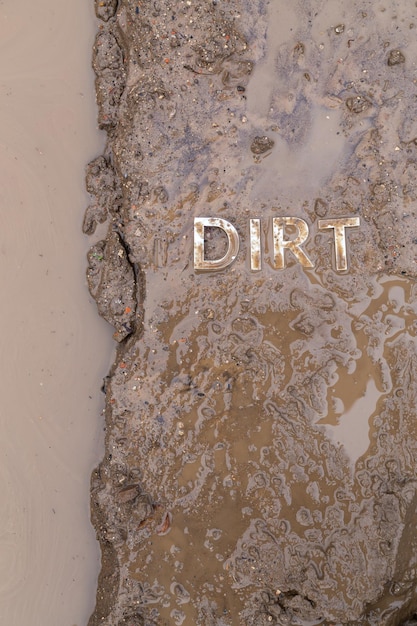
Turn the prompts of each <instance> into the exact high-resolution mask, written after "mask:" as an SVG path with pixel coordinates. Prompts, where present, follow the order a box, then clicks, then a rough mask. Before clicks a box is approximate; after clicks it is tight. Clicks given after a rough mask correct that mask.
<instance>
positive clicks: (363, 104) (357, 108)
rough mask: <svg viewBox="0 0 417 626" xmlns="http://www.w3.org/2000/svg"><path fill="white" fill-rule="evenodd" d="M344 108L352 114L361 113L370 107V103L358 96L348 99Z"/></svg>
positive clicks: (363, 97)
mask: <svg viewBox="0 0 417 626" xmlns="http://www.w3.org/2000/svg"><path fill="white" fill-rule="evenodd" d="M346 106H347V108H348V109H349V111H351V112H352V113H363V112H364V111H366V110H367V109H369V107H370V106H372V102H371V101H370V100H368V98H365V96H361V95H358V96H353V97H351V98H348V99H347V100H346Z"/></svg>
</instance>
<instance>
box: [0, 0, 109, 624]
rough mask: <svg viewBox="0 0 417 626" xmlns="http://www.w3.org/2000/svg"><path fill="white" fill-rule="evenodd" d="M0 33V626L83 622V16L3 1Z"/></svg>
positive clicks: (103, 338) (87, 338)
mask: <svg viewBox="0 0 417 626" xmlns="http://www.w3.org/2000/svg"><path fill="white" fill-rule="evenodd" d="M0 31H1V58H0V66H1V72H0V74H1V80H0V110H1V119H0V164H1V174H0V178H1V189H0V207H1V217H0V220H1V237H0V249H1V251H0V258H1V265H0V277H1V289H2V317H1V319H2V328H3V333H2V339H1V348H2V361H1V375H0V376H1V381H2V384H1V386H2V408H1V413H0V426H1V441H0V456H1V462H0V490H1V494H2V497H1V504H0V554H1V558H0V615H1V618H0V621H1V622H2V624H9V625H10V626H20V625H21V624H32V625H33V626H56V625H57V624H60V625H62V626H73V625H74V624H77V626H82V625H83V624H85V623H86V622H87V620H88V617H89V614H90V613H91V611H92V608H93V597H94V587H95V581H96V577H97V571H98V567H99V553H98V549H97V546H96V543H95V536H94V532H93V530H92V529H91V526H90V523H89V497H88V490H89V474H90V470H91V467H92V466H93V465H94V463H95V462H96V461H97V458H98V455H99V449H100V443H101V426H100V424H99V418H100V414H101V411H102V408H103V406H102V405H103V401H102V397H100V396H101V394H100V391H99V387H100V380H101V378H102V376H103V375H104V373H105V371H106V365H107V363H108V359H109V353H110V351H111V339H110V334H111V333H110V332H109V331H108V329H107V328H106V327H105V324H104V322H102V321H97V318H96V314H95V305H94V304H93V303H92V302H91V301H89V298H88V292H87V290H86V286H85V278H84V273H85V269H84V266H85V252H86V243H85V241H83V239H82V234H80V229H81V222H82V214H83V210H84V208H85V205H86V202H87V194H86V193H85V190H84V166H85V163H86V162H87V161H88V160H89V159H90V158H92V156H94V155H95V153H96V152H97V151H98V150H100V149H101V148H102V139H101V138H100V137H99V134H98V132H97V130H96V122H95V118H96V110H95V102H94V94H93V76H92V72H91V70H90V57H91V45H92V41H93V35H94V12H93V8H92V7H90V8H89V7H87V6H86V5H85V3H83V2H78V1H76V2H73V3H71V5H68V4H65V3H58V4H57V3H54V2H50V1H49V0H41V1H40V2H37V3H35V4H34V3H31V2H27V1H26V0H24V1H23V2H21V3H17V4H16V3H14V2H12V1H9V0H5V1H3V2H1V6H0ZM75 41H76V42H77V43H76V45H75V44H74V42H75Z"/></svg>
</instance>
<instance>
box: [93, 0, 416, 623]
mask: <svg viewBox="0 0 417 626" xmlns="http://www.w3.org/2000/svg"><path fill="white" fill-rule="evenodd" d="M282 7H283V13H285V10H284V9H285V4H284V3H283V4H282ZM327 7H328V3H325V2H321V1H318V2H311V3H310V2H308V1H306V2H302V3H301V2H300V3H298V2H295V3H294V7H293V10H294V12H295V14H296V17H297V27H296V28H293V29H292V30H291V31H290V29H289V30H288V35H287V36H286V37H284V38H283V39H282V44H281V45H280V46H279V47H278V48H276V54H275V57H274V62H273V63H272V64H271V66H270V67H269V69H268V71H269V75H268V79H267V81H266V83H265V84H266V87H265V89H268V90H269V92H268V93H270V95H269V96H268V97H269V101H268V107H267V111H266V112H262V111H261V112H259V114H256V111H255V112H254V109H253V107H252V109H251V110H249V109H248V107H249V105H248V102H249V100H250V93H251V81H253V80H254V77H255V76H256V72H257V71H258V70H257V68H258V67H261V66H262V63H263V62H264V59H265V56H266V55H267V36H266V34H267V31H268V24H269V23H270V20H269V13H268V12H269V11H270V6H269V5H268V4H267V3H266V2H264V1H263V0H254V1H252V2H245V1H243V0H242V1H240V2H239V1H237V0H230V1H229V2H221V1H220V0H219V1H211V0H210V1H209V0H206V1H204V2H200V1H198V0H187V1H182V0H178V1H176V2H172V3H171V2H169V1H168V0H161V2H135V1H133V0H120V2H119V4H118V5H117V4H116V2H115V1H110V2H108V1H106V0H104V1H103V2H98V1H97V2H96V14H97V16H98V18H100V22H99V30H98V34H97V38H96V41H95V45H94V55H93V67H94V70H95V73H96V87H97V101H98V107H99V114H98V119H99V124H100V127H101V128H103V129H105V130H106V131H107V137H108V141H107V146H106V150H105V152H104V154H103V155H102V156H100V157H98V159H96V160H95V161H93V162H92V163H91V164H90V166H89V167H88V171H87V188H88V191H89V192H90V194H91V203H90V206H89V207H88V209H87V212H86V217H85V222H84V231H85V232H86V233H87V234H89V235H90V236H91V237H92V239H93V242H92V248H91V251H90V253H89V268H88V273H87V276H88V282H89V287H90V291H91V293H92V295H93V297H94V298H95V299H96V301H97V304H98V309H99V312H100V314H101V315H102V316H103V317H104V318H105V319H106V320H107V321H109V322H110V323H111V324H113V326H114V328H115V339H116V340H117V342H118V344H117V353H116V358H115V362H114V365H113V367H112V369H111V371H110V373H109V376H108V377H107V378H106V381H105V392H106V416H105V419H106V424H105V427H106V442H105V446H106V449H105V456H104V458H103V461H102V463H101V464H100V466H99V467H98V468H97V469H96V470H95V472H94V473H93V476H92V483H91V508H92V520H93V523H94V526H95V528H96V531H97V536H98V539H99V541H100V546H101V550H102V570H101V573H100V577H99V581H98V590H97V604H96V609H95V611H94V614H93V615H92V616H91V619H90V622H89V626H98V625H99V624H100V625H103V626H115V625H117V626H122V625H126V626H127V625H130V626H132V625H135V626H144V625H147V626H151V625H153V626H156V625H168V624H169V625H172V624H174V625H181V624H184V625H185V626H192V625H195V624H201V625H207V626H232V625H233V626H234V625H242V626H263V625H269V624H278V625H284V624H293V625H314V624H327V625H328V626H330V624H334V625H335V624H338V625H340V624H350V625H358V626H359V625H361V626H363V625H365V626H366V625H368V626H377V625H378V626H394V625H396V624H409V625H411V624H415V623H416V621H415V620H414V618H413V614H414V611H415V610H416V609H417V595H416V587H417V533H416V523H415V522H416V513H417V511H416V508H417V491H416V487H417V483H416V462H417V431H416V403H417V342H416V333H417V286H416V283H415V279H416V276H417V263H416V260H417V235H416V233H417V220H416V214H415V211H416V200H417V187H416V183H415V181H416V173H417V122H416V119H417V115H416V113H417V111H416V107H417V104H416V102H417V100H416V80H415V61H414V60H413V59H415V58H416V54H415V53H416V50H415V47H414V48H413V45H414V44H413V41H414V38H415V35H414V30H413V29H414V22H416V23H417V13H416V14H415V15H414V14H413V9H412V8H407V9H403V13H402V12H401V11H402V9H401V6H400V4H399V3H396V2H394V3H386V7H385V8H384V7H383V6H382V5H381V6H379V5H378V8H377V7H376V5H375V3H372V2H366V1H365V2H361V3H359V2H356V1H353V2H352V3H349V7H348V8H346V7H344V8H343V7H342V3H341V6H340V15H338V16H336V19H335V21H334V24H333V25H332V27H330V26H329V27H328V28H327V27H320V24H319V23H318V20H320V19H321V16H325V15H326V10H327ZM383 10H384V11H385V13H384V12H383ZM414 10H415V11H417V10H416V9H414ZM407 11H408V12H407ZM377 12H379V13H378V15H377ZM381 15H382V17H381ZM323 19H324V17H323ZM338 24H339V25H340V24H343V29H342V28H340V27H338V26H337V25H338ZM335 29H336V30H335ZM337 29H338V30H337ZM271 85H272V86H271ZM260 96H262V94H261V93H260ZM252 100H253V97H252ZM314 111H316V112H317V111H319V112H320V111H321V112H323V113H324V114H326V112H329V117H330V115H331V114H334V112H336V114H337V115H338V125H337V131H335V132H337V135H338V137H341V138H342V140H343V142H344V148H343V155H342V157H341V158H340V159H339V160H338V161H337V162H335V163H334V165H332V166H331V168H330V170H329V168H328V167H327V170H326V171H327V172H328V175H327V176H326V179H324V180H322V181H321V182H320V190H317V192H316V193H314V194H312V193H310V192H309V191H307V188H306V193H305V198H304V202H303V203H292V202H291V189H289V188H288V189H284V188H282V189H280V188H277V187H274V186H273V185H271V184H269V186H268V184H266V183H265V184H264V183H263V182H262V181H265V180H266V177H267V176H268V169H267V167H268V163H271V162H273V160H274V159H275V160H276V159H279V158H280V154H279V151H280V149H282V146H283V145H285V146H286V149H287V150H288V151H289V152H288V153H289V154H291V153H292V152H294V151H300V152H299V153H300V154H302V150H303V146H304V144H305V143H306V142H308V138H309V136H310V133H311V129H312V127H313V125H314V115H313V113H314ZM256 138H258V139H259V138H261V139H264V138H267V139H268V142H267V145H266V143H265V142H264V143H262V149H258V148H257V149H256V150H254V149H253V146H254V142H255V145H257V144H256ZM258 143H259V142H258ZM264 144H265V149H264ZM303 184H304V182H303V180H302V179H301V180H299V187H300V188H301V189H302V188H303ZM268 190H269V191H268ZM288 212H289V214H290V215H297V216H298V217H303V218H304V219H306V220H307V221H308V222H309V224H310V225H311V232H312V233H313V235H312V237H311V238H310V240H309V242H308V243H307V244H306V249H307V250H308V252H309V254H310V256H311V257H312V258H313V259H314V262H315V269H314V270H304V269H303V268H301V266H299V265H298V264H296V263H294V260H291V258H289V259H288V267H287V268H286V269H285V270H281V271H277V270H274V269H273V267H272V266H271V263H269V262H268V261H267V260H266V261H264V264H263V269H262V272H258V273H251V272H250V271H249V266H248V264H247V259H246V252H247V249H248V241H247V237H248V224H247V221H248V217H261V218H262V219H263V222H262V224H263V226H262V228H263V231H262V233H263V234H262V236H263V237H265V241H266V239H267V238H268V237H269V236H270V233H269V231H268V228H269V227H268V220H267V218H269V217H271V216H272V215H282V214H284V215H285V214H288ZM205 215H212V216H218V217H224V218H225V219H228V220H230V221H231V222H233V224H234V225H235V227H236V228H237V230H238V232H239V233H240V235H241V244H242V245H241V252H240V254H239V257H238V259H237V260H236V262H235V263H234V265H233V266H232V267H231V268H229V269H228V270H226V271H224V272H222V273H217V274H216V273H202V274H196V273H195V272H194V270H193V264H192V243H193V241H192V223H193V217H194V216H205ZM325 215H327V216H328V217H343V216H346V215H349V216H351V215H359V216H360V217H361V220H362V225H361V228H360V229H358V230H355V231H354V230H352V232H350V233H349V235H348V237H349V264H350V265H349V271H348V272H346V273H342V274H341V273H337V272H335V270H334V260H333V258H332V237H331V234H330V233H328V232H326V233H323V232H321V233H319V234H317V230H316V231H314V228H315V225H316V223H317V219H318V217H323V216H325ZM264 218H265V219H264ZM103 229H104V231H103ZM103 232H106V234H105V235H103ZM314 232H315V233H316V234H315V235H314ZM100 233H101V234H100ZM100 237H101V239H100ZM209 243H210V242H209ZM208 245H209V244H208ZM213 246H214V244H213ZM213 249H215V246H214V248H213ZM371 382H372V384H373V387H372V389H373V392H372V393H370V392H369V389H370V388H371ZM368 396H369V402H368V405H369V406H368V407H367V408H364V404H363V402H361V398H362V400H363V398H365V399H366V398H368ZM355 407H356V408H355ZM352 411H353V414H354V415H355V417H354V420H353V423H352V425H351V424H348V426H347V434H346V429H345V430H344V431H342V430H341V429H340V428H341V424H342V421H343V415H345V414H348V413H349V415H351V414H352ZM352 419H353V418H352ZM353 424H354V425H353ZM355 429H357V433H355V432H353V444H350V446H349V445H348V443H347V442H348V439H349V434H352V433H350V432H349V431H352V430H353V431H355ZM355 437H356V442H357V443H358V446H357V447H358V448H359V451H358V452H357V454H355V450H356V448H355V445H356V444H355Z"/></svg>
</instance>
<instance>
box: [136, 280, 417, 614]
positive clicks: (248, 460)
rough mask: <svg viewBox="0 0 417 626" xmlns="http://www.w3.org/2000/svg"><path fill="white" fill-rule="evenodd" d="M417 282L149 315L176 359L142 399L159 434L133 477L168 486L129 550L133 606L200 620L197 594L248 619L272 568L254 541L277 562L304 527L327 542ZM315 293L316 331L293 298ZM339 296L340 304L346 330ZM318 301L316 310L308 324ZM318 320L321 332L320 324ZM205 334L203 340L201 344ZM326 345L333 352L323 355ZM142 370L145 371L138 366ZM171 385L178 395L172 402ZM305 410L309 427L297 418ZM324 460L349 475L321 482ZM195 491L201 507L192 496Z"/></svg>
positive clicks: (372, 426) (411, 321) (382, 394)
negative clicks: (315, 372) (277, 306)
mask: <svg viewBox="0 0 417 626" xmlns="http://www.w3.org/2000/svg"><path fill="white" fill-rule="evenodd" d="M316 278H319V277H316ZM153 282H154V281H153ZM229 286H230V285H229ZM312 287H313V285H312V286H311V287H310V290H311V289H312ZM313 289H314V287H313ZM413 291H414V288H413V283H412V282H411V281H408V280H406V279H396V278H392V277H391V278H390V277H386V276H381V277H380V278H375V279H373V280H372V281H371V284H369V285H368V289H367V293H368V295H367V297H365V296H364V294H361V295H360V297H359V298H356V297H355V295H354V294H352V297H351V298H350V299H349V301H348V302H344V301H343V300H342V299H336V298H334V301H333V304H331V305H330V306H329V300H326V294H325V292H322V293H321V294H320V292H319V291H318V290H317V287H316V288H315V290H314V291H313V292H312V293H315V295H314V296H313V295H312V293H311V292H310V295H309V289H306V290H305V291H304V292H303V293H301V292H298V291H297V290H294V291H293V293H292V296H291V297H290V299H291V300H292V302H293V308H292V310H291V311H287V312H286V313H283V312H282V311H281V312H278V311H275V312H271V311H270V310H269V311H268V312H265V313H262V310H263V306H262V303H259V309H261V310H260V311H259V310H256V305H255V304H254V303H252V306H248V303H247V302H244V305H243V308H242V299H239V298H238V297H236V293H233V294H232V292H230V299H231V301H232V300H233V301H234V303H235V305H234V307H233V306H232V307H231V310H230V311H229V315H228V317H227V318H223V319H221V318H220V316H219V314H218V313H216V312H215V311H216V309H215V308H214V309H212V308H208V309H204V307H202V308H201V309H200V308H196V305H195V303H193V301H192V300H191V301H188V302H182V307H183V309H182V310H183V311H184V312H186V315H187V317H183V313H179V314H178V316H175V315H173V316H172V317H171V319H170V320H169V322H168V323H159V324H157V325H155V326H154V325H153V324H152V328H151V329H150V331H148V332H151V333H152V332H153V331H156V328H158V332H161V331H162V332H163V334H162V336H160V337H159V341H158V343H159V346H161V339H162V338H163V340H162V352H161V353H160V354H161V355H164V354H165V355H166V354H168V355H169V357H168V362H169V364H170V366H169V368H168V369H167V370H166V369H165V371H166V372H167V375H166V377H165V376H164V377H162V380H161V383H160V386H159V389H160V393H158V394H157V396H156V400H155V402H154V403H151V402H149V400H145V404H146V405H147V407H146V413H148V414H153V415H154V419H155V420H156V422H159V427H158V429H157V432H158V433H159V435H158V436H159V438H160V442H163V443H162V449H161V451H160V454H156V455H155V452H153V453H152V454H151V455H149V456H148V464H147V467H146V468H143V471H142V474H141V477H142V480H143V483H144V484H147V485H149V484H150V483H152V482H153V480H154V478H155V476H156V475H158V474H159V476H160V477H161V478H162V482H163V484H164V489H163V493H164V495H163V496H162V492H161V490H160V493H161V496H162V497H161V501H160V502H159V503H158V504H157V506H156V509H155V513H154V514H153V516H152V519H151V520H150V521H149V524H148V525H145V527H144V528H143V529H142V530H140V531H139V534H140V533H141V532H142V533H144V537H143V542H142V543H141V544H140V545H138V546H137V547H135V548H134V549H133V552H132V556H131V562H130V565H129V573H130V576H132V578H133V579H137V580H138V581H143V580H144V579H145V580H146V581H147V582H146V583H145V586H144V587H143V594H144V595H143V599H142V601H141V604H142V602H143V603H144V604H143V606H146V607H148V608H150V615H153V614H155V616H156V615H158V616H159V617H158V618H156V619H157V620H159V621H158V622H157V623H161V624H171V623H175V624H192V623H196V622H198V620H199V619H200V620H201V613H199V612H198V610H197V608H196V602H197V604H199V605H200V609H199V610H200V611H201V603H202V604H203V605H204V600H203V599H204V597H206V598H208V597H209V598H210V600H211V601H212V602H214V603H215V605H216V607H217V608H216V615H217V619H218V620H220V621H219V623H223V622H222V621H221V620H222V619H224V620H225V621H224V623H225V624H241V623H244V613H243V610H244V604H245V597H246V593H247V589H248V588H251V587H252V586H253V585H255V586H256V584H257V582H256V581H258V580H259V581H260V580H262V582H263V584H265V580H268V578H269V573H268V572H267V571H265V570H264V569H263V568H262V565H261V563H262V560H263V559H264V558H265V555H262V550H271V551H272V553H273V554H274V559H275V560H274V561H273V563H274V568H279V567H283V568H289V567H290V561H291V557H290V553H291V551H292V550H294V551H295V554H296V553H297V544H298V543H299V541H298V539H297V536H298V535H299V534H301V535H302V536H304V537H305V538H306V539H307V540H308V541H309V542H312V543H311V545H312V546H313V544H315V542H319V541H320V539H321V540H323V537H326V536H328V538H329V539H328V541H329V542H331V536H332V528H333V525H334V520H333V521H332V516H333V515H346V514H347V512H345V513H342V511H341V510H338V509H337V507H336V506H335V503H338V502H340V499H341V500H342V502H343V500H346V501H347V502H348V503H349V502H351V503H353V502H354V499H355V496H354V493H355V492H356V489H357V478H356V475H357V473H360V470H361V469H362V467H363V463H362V462H359V460H360V459H361V458H363V459H366V457H367V454H368V455H369V451H370V449H371V444H372V442H373V440H374V439H375V437H378V436H379V430H380V425H381V419H384V418H381V415H383V413H384V408H385V409H386V406H385V405H388V406H389V404H390V395H391V393H392V391H393V384H394V383H393V381H392V378H391V376H390V371H391V369H392V368H393V366H394V363H393V361H392V346H393V344H395V342H396V341H397V340H398V338H399V337H400V336H403V338H404V335H405V337H408V338H410V340H411V341H413V342H415V339H414V334H415V332H414V330H415V322H416V315H417V300H416V299H415V296H414V295H413ZM148 293H149V294H152V289H151V288H149V292H148ZM327 293H328V292H327ZM312 297H315V299H316V303H317V304H316V306H320V303H321V305H323V303H324V304H325V308H324V309H321V320H320V328H321V333H320V334H321V335H322V336H321V337H320V335H319V336H316V337H313V336H312V334H311V333H308V334H307V335H306V328H308V327H307V325H306V322H305V319H304V320H303V324H301V322H300V318H301V317H302V316H301V315H300V314H299V312H297V306H300V299H302V300H304V299H305V298H312ZM167 300H168V301H169V300H170V297H169V294H167ZM336 300H337V303H336V302H335V301H336ZM171 302H172V301H171ZM200 304H202V303H200ZM269 304H270V305H271V303H269ZM339 307H340V308H341V309H344V310H345V319H344V320H343V326H344V328H343V327H341V326H340V321H341V318H342V315H341V310H340V308H339ZM178 308H179V309H181V307H178ZM335 308H339V319H338V321H337V323H335V321H336V320H335V316H334V309H335ZM175 309H176V307H175V306H174V307H173V310H175ZM318 311H320V309H319V308H317V309H316V310H314V309H313V310H312V311H311V313H310V316H311V321H314V320H315V323H317V312H318ZM278 315H279V316H280V321H279V323H277V316H278ZM303 315H304V314H303ZM150 317H151V318H152V320H154V317H153V316H152V315H151V316H150ZM207 318H208V319H207ZM196 320H199V321H196ZM283 322H285V324H284V323H283ZM201 324H203V325H204V326H205V327H206V331H205V332H204V333H202V332H201ZM326 325H328V332H323V330H324V329H325V328H326ZM213 327H214V330H213ZM278 328H279V329H280V330H279V331H278ZM282 328H284V329H286V330H284V332H285V339H284V341H283V336H282V333H281V329H282ZM352 329H354V330H355V333H354V339H353V336H352V337H351V340H352V341H353V343H352V345H350V348H349V351H346V345H345V346H343V345H342V343H339V346H337V342H338V341H339V342H343V340H344V341H346V338H347V337H348V334H349V333H351V331H352ZM146 335H147V331H145V336H144V343H145V345H146V344H147V343H148V340H147V337H146ZM202 336H205V337H208V338H211V341H210V339H209V341H208V342H207V344H206V345H205V346H203V345H202V344H201V343H200V342H201V337H202ZM319 337H320V338H319ZM211 342H212V343H211ZM184 344H185V346H184ZM332 344H334V346H336V348H337V349H336V350H333V353H332V354H331V352H332V350H331V345H332ZM180 346H182V348H181V347H180ZM153 350H154V354H155V356H154V358H155V362H153V363H150V362H149V359H147V360H148V367H151V368H152V369H153V368H154V367H155V368H156V370H160V369H162V367H160V365H158V364H157V362H158V356H157V352H158V351H157V350H156V349H155V348H154V349H153ZM213 351H214V352H213ZM326 353H328V355H329V356H328V357H326ZM338 354H339V358H338V359H337V358H336V359H335V355H336V357H337V355H338ZM214 355H215V356H214ZM164 358H165V357H164ZM314 358H317V359H319V358H320V359H321V361H322V362H323V369H324V370H326V371H324V372H323V376H324V378H322V379H321V380H317V381H311V379H310V376H309V368H308V367H307V366H306V363H307V362H308V360H309V359H314ZM323 359H324V360H323ZM144 360H145V359H143V358H142V359H141V358H140V357H139V358H138V361H139V362H141V363H143V362H144ZM216 371H217V372H218V374H217V376H216V375H215V374H214V372H216ZM204 372H207V373H210V378H207V377H206V376H205V374H204ZM142 376H143V378H144V379H146V378H147V372H146V366H145V367H144V368H143V370H142ZM137 384H138V382H136V384H135V385H134V386H133V387H132V389H133V390H134V391H136V389H138V387H137ZM139 385H140V382H139ZM320 386H321V387H322V389H321V390H320V388H319V387H320ZM175 388H177V389H179V390H180V391H179V393H180V398H177V399H175V391H174V389H175ZM278 390H280V391H279V392H278ZM396 394H397V395H398V394H400V395H401V391H400V390H398V389H396ZM141 396H143V394H142V393H141ZM181 396H182V397H181ZM143 397H144V398H145V397H146V395H145V396H143ZM311 409H313V411H314V414H315V418H314V419H315V421H316V426H315V428H313V430H312V431H311V430H310V429H309V428H308V427H307V426H306V425H305V424H303V420H304V419H305V418H306V417H307V414H308V412H309V411H311ZM300 411H301V415H302V414H303V412H304V418H300ZM145 419H146V418H145ZM149 436H150V433H149V435H145V439H142V442H143V443H145V442H146V441H147V440H148V437H149ZM153 436H156V433H154V435H153ZM305 437H308V438H309V439H310V442H307V441H306V440H305ZM284 442H285V443H284ZM145 445H146V443H145ZM148 445H151V444H150V442H148ZM326 456H327V457H328V458H327V461H325V459H326ZM167 458H170V465H169V475H168V474H167V472H166V471H165V469H164V465H165V460H164V459H167ZM329 462H330V463H332V464H333V469H332V472H334V476H335V477H336V476H339V477H340V476H341V475H344V476H345V480H346V485H345V492H344V493H343V494H342V493H341V491H340V490H339V492H340V493H338V490H337V489H335V487H334V485H331V484H330V485H329V484H328V481H325V480H324V479H323V478H324V475H325V473H326V469H325V466H324V463H329ZM327 471H329V468H327ZM349 492H350V493H349ZM201 500H203V501H204V502H205V503H206V504H205V505H204V506H202V505H201V504H197V503H198V502H199V501H201ZM352 510H355V509H354V507H353V509H352ZM283 542H285V544H286V547H285V548H284V543H283ZM259 544H260V545H259ZM264 544H265V545H264ZM291 546H292V547H291ZM299 549H301V546H300V547H299ZM303 549H304V548H303ZM317 549H318V548H317V547H316V548H313V547H311V548H309V550H312V551H313V552H314V550H317ZM281 550H282V551H283V552H281ZM288 551H289V552H288ZM286 554H287V556H285V555H286ZM316 557H317V558H316V559H315V558H314V557H313V556H312V555H311V556H310V557H309V558H312V559H313V560H312V561H311V568H313V569H312V571H316V570H317V572H321V568H322V565H321V564H320V563H321V561H322V556H320V555H319V553H318V554H317V555H316ZM294 558H295V557H294ZM288 559H289V560H288ZM309 562H310V561H309ZM323 575H324V574H323V573H320V578H322V576H323ZM271 580H272V576H271ZM140 584H141V585H142V584H143V582H141V583H140ZM287 586H288V583H287ZM282 587H283V589H279V588H277V589H276V590H275V593H276V598H275V601H276V600H277V599H278V598H279V596H280V594H281V593H284V592H285V591H286V584H285V583H284V582H283V585H282ZM339 588H340V582H339ZM346 593H347V594H349V593H350V592H349V591H348V590H346ZM283 597H284V596H283ZM151 607H153V609H152V608H151ZM231 607H233V609H231ZM207 610H208V611H209V608H208V609H207Z"/></svg>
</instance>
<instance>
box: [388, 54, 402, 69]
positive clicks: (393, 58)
mask: <svg viewBox="0 0 417 626" xmlns="http://www.w3.org/2000/svg"><path fill="white" fill-rule="evenodd" d="M387 63H388V65H389V66H390V67H392V66H393V65H400V64H401V63H405V56H404V55H403V53H402V52H401V50H391V51H390V53H389V55H388V61H387Z"/></svg>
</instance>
